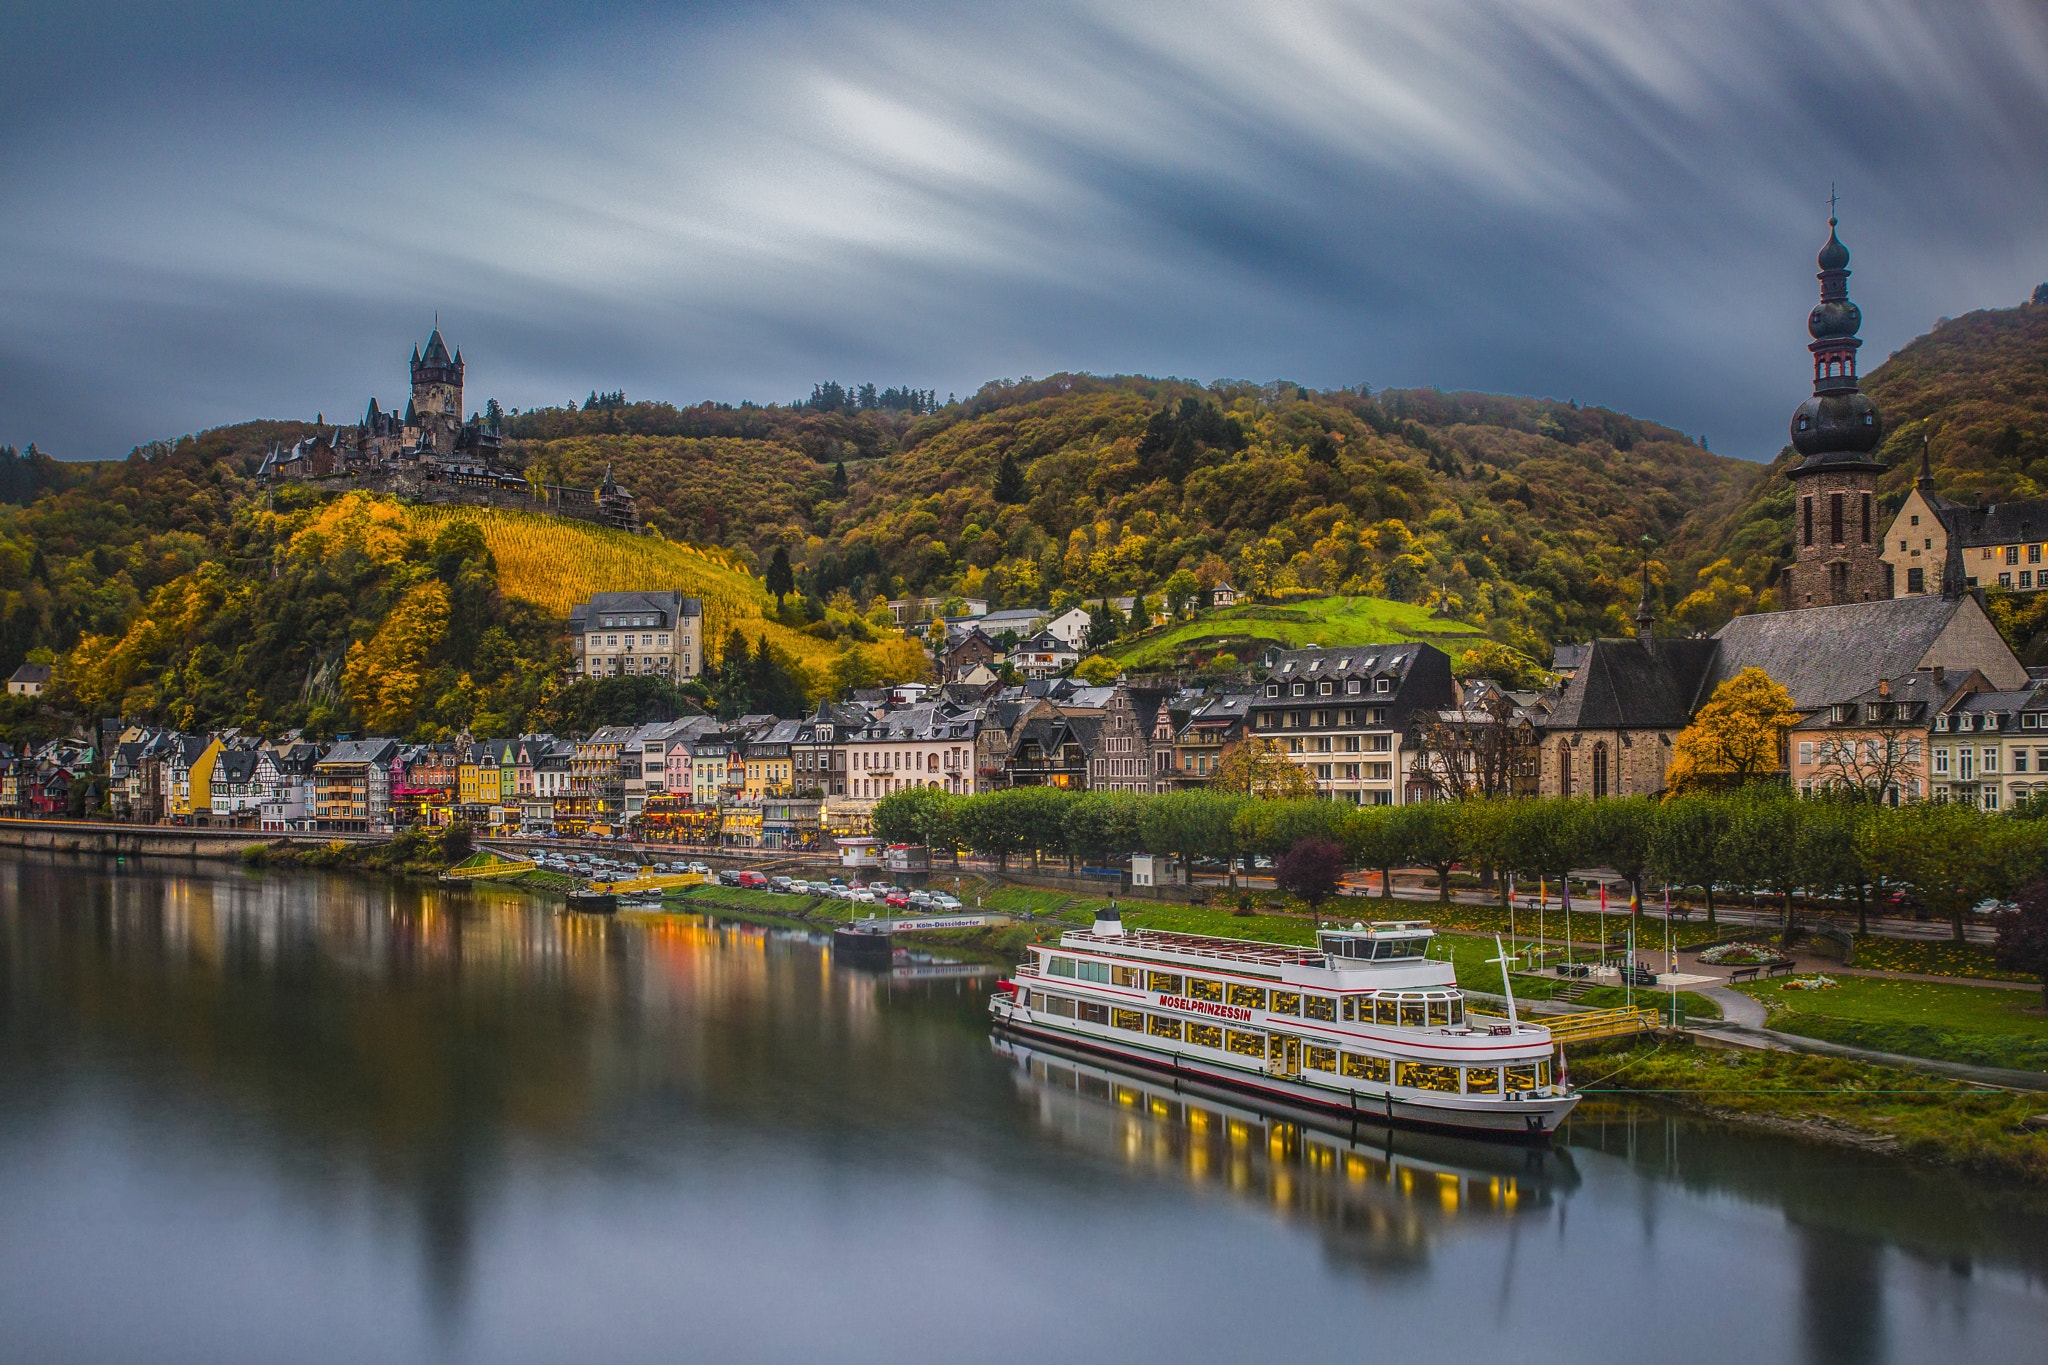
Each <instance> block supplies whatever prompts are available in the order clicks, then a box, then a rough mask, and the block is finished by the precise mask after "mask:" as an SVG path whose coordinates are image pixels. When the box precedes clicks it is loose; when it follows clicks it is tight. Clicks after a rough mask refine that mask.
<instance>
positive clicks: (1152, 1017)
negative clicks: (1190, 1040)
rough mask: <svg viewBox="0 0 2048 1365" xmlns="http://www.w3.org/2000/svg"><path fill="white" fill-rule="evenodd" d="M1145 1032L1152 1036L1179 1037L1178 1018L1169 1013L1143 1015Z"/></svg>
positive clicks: (1175, 1038) (1177, 1039)
mask: <svg viewBox="0 0 2048 1365" xmlns="http://www.w3.org/2000/svg"><path fill="white" fill-rule="evenodd" d="M1145 1032H1147V1033H1149V1034H1151V1035H1152V1036H1153V1037H1154V1038H1172V1039H1174V1040H1175V1041H1179V1039H1180V1020H1178V1019H1175V1018H1174V1017H1173V1016H1172V1015H1169V1014H1148V1015H1146V1016H1145Z"/></svg>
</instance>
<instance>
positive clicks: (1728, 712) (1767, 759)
mask: <svg viewBox="0 0 2048 1365" xmlns="http://www.w3.org/2000/svg"><path fill="white" fill-rule="evenodd" d="M1798 719H1799V712H1798V710H1797V709H1796V708H1795V707H1794V706H1793V705H1792V694H1791V693H1790V692H1787V691H1786V690H1785V689H1784V688H1782V687H1780V686H1779V685H1778V684H1777V683H1775V682H1773V681H1771V675H1770V674H1768V673H1766V672H1764V671H1763V670H1762V669H1761V668H1745V669H1743V670H1742V671H1741V672H1740V673H1737V674H1736V675H1735V676H1734V677H1732V678H1730V679H1729V680H1728V681H1727V682H1724V683H1722V684H1721V685H1720V686H1719V687H1717V688H1715V689H1714V695H1713V696H1712V697H1711V698H1709V699H1708V701H1707V704H1706V705H1705V706H1702V707H1701V708H1700V712H1699V714H1698V715H1697V716H1694V717H1693V720H1692V724H1690V725H1688V726H1686V727H1685V729H1683V730H1681V731H1679V734H1678V740H1677V743H1676V744H1675V745H1674V746H1673V751H1672V755H1671V767H1670V769H1669V770H1668V771H1667V772H1666V773H1665V781H1666V783H1667V784H1668V785H1669V786H1670V788H1671V790H1672V791H1673V792H1687V791H1695V790H1698V789H1700V788H1703V787H1728V786H1740V785H1741V784H1742V783H1744V782H1747V781H1748V780H1750V779H1751V778H1754V777H1761V776H1763V775H1764V774H1766V773H1770V772H1775V771H1776V770H1777V768H1778V762H1779V758H1778V755H1779V752H1780V750H1781V748H1782V747H1783V741H1784V733H1785V729H1786V727H1788V726H1790V725H1791V724H1792V722H1794V721H1796V720H1798Z"/></svg>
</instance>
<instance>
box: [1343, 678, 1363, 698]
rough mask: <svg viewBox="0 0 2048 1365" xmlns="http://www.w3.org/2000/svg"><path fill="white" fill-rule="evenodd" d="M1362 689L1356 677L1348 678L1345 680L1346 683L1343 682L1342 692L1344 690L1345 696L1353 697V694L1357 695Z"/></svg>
mask: <svg viewBox="0 0 2048 1365" xmlns="http://www.w3.org/2000/svg"><path fill="white" fill-rule="evenodd" d="M1362 690H1364V689H1363V688H1362V686H1361V685H1360V683H1359V681H1358V679H1356V678H1352V679H1350V680H1348V681H1347V682H1346V683H1345V684H1344V692H1345V694H1346V695H1347V696H1353V697H1355V696H1357V695H1358V694H1359V692H1361V691H1362Z"/></svg>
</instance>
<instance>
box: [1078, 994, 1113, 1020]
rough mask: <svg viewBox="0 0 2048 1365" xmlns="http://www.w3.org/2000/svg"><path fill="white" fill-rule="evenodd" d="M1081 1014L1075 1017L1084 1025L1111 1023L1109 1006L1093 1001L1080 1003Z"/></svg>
mask: <svg viewBox="0 0 2048 1365" xmlns="http://www.w3.org/2000/svg"><path fill="white" fill-rule="evenodd" d="M1077 1008H1078V1009H1079V1010H1080V1013H1079V1014H1078V1015H1076V1016H1075V1017H1076V1018H1078V1019H1079V1020H1080V1021H1081V1022H1082V1023H1084V1024H1106V1023H1108V1022H1109V1006H1107V1005H1098V1004H1096V1003H1095V1002H1094V1001H1093V1000H1083V1001H1081V1002H1079V1004H1078V1006H1077Z"/></svg>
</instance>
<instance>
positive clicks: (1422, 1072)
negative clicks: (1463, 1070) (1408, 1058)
mask: <svg viewBox="0 0 2048 1365" xmlns="http://www.w3.org/2000/svg"><path fill="white" fill-rule="evenodd" d="M1458 1079H1459V1077H1458V1068H1457V1067H1455V1066H1434V1065H1432V1064H1430V1063H1428V1062H1402V1063H1400V1064H1399V1065H1398V1066H1396V1067H1395V1068H1394V1084H1395V1085H1405V1086H1409V1087H1411V1088H1412V1089H1415V1090H1442V1091H1446V1092H1448V1093H1450V1094H1453V1095H1455V1094H1457V1093H1458Z"/></svg>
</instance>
